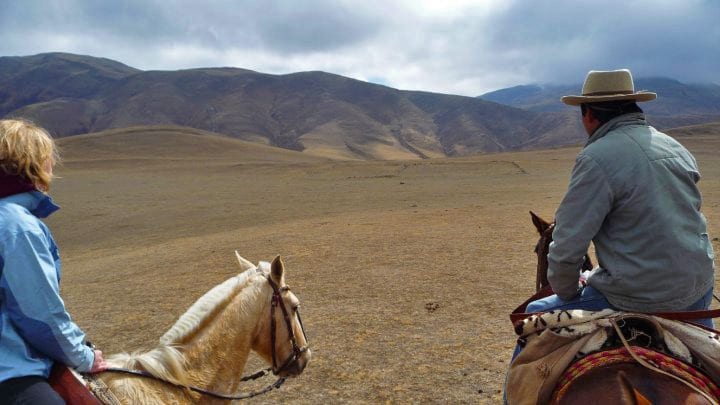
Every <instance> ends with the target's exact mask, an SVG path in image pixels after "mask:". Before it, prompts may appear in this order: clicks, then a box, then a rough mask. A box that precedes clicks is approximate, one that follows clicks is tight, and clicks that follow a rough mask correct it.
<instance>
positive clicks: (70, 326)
mask: <svg viewBox="0 0 720 405" xmlns="http://www.w3.org/2000/svg"><path fill="white" fill-rule="evenodd" d="M57 159H58V155H57V149H56V148H55V143H54V142H53V140H52V138H51V137H50V136H49V135H48V133H47V132H46V131H45V130H44V129H42V128H40V127H38V126H36V125H33V124H32V123H29V122H27V121H22V120H0V404H6V403H7V404H14V403H32V404H62V403H63V400H62V399H61V398H60V397H59V396H57V394H55V392H54V391H53V390H52V388H50V386H49V384H48V383H47V378H48V375H49V373H50V369H51V367H52V365H53V363H54V362H56V361H57V362H61V363H64V364H67V365H68V366H70V367H74V368H75V369H77V370H78V371H81V372H97V371H101V370H103V369H104V368H105V367H106V365H105V361H104V359H103V357H102V352H100V351H99V350H92V349H91V348H89V347H88V346H86V345H85V344H84V340H85V334H84V333H83V331H82V330H80V328H79V327H78V326H77V325H76V324H75V323H74V322H73V321H72V319H71V318H70V315H69V314H68V313H67V311H66V309H65V305H64V304H63V301H62V299H61V298H60V295H59V282H60V257H59V255H58V248H57V245H56V244H55V241H54V240H53V237H52V235H51V234H50V230H49V229H48V228H47V226H46V225H45V224H44V223H43V222H42V221H41V218H45V217H47V216H48V215H50V214H52V213H53V212H55V211H57V210H58V208H59V207H58V206H57V205H55V204H54V203H53V201H52V199H51V198H50V197H49V196H48V195H47V192H48V191H49V190H50V182H51V181H52V178H53V165H54V164H55V162H56V161H57Z"/></svg>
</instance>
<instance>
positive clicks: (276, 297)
mask: <svg viewBox="0 0 720 405" xmlns="http://www.w3.org/2000/svg"><path fill="white" fill-rule="evenodd" d="M265 278H266V279H267V281H268V283H269V284H270V287H272V289H273V295H272V299H271V301H270V302H271V305H270V329H271V331H270V340H271V342H272V343H271V344H272V362H273V364H272V368H268V369H263V370H260V371H258V372H256V373H253V374H251V375H248V376H245V377H242V378H241V379H240V381H243V382H244V381H249V380H255V379H258V378H260V377H263V376H265V375H267V373H268V371H271V370H272V372H273V374H275V375H278V374H280V373H281V372H283V371H284V370H285V369H286V368H288V367H290V366H291V365H292V364H296V363H297V361H298V360H299V359H300V356H301V355H302V354H303V353H305V352H306V351H307V350H308V345H307V341H308V340H307V335H306V334H305V328H304V327H303V323H302V319H301V318H300V311H299V310H296V312H295V315H296V316H297V319H298V323H299V324H300V330H301V331H302V333H303V338H305V346H302V347H300V346H298V344H297V339H296V338H295V332H293V328H292V322H291V321H290V314H289V312H288V310H287V308H286V307H285V302H284V301H283V300H282V295H281V294H282V293H283V292H285V291H290V287H288V286H285V287H282V288H279V287H278V286H277V284H275V282H273V281H272V279H271V278H270V276H269V275H267V276H265ZM277 307H280V310H281V311H282V314H283V318H284V319H285V325H286V326H287V329H288V336H289V338H290V339H289V340H290V344H291V345H292V353H290V355H289V356H288V358H287V359H286V360H285V362H284V363H283V365H282V366H281V367H279V368H278V367H277V350H276V349H275V343H276V342H275V341H276V325H275V316H274V315H275V308H277ZM102 372H114V373H122V374H130V375H135V376H139V377H145V378H150V379H153V380H156V381H160V382H162V383H165V384H167V385H172V386H174V387H177V388H186V389H189V390H191V391H194V392H197V393H199V394H203V395H208V396H211V397H215V398H219V399H226V400H238V399H247V398H252V397H255V396H258V395H261V394H265V393H266V392H270V391H272V390H273V389H277V388H280V386H281V385H282V384H283V383H284V382H285V377H278V379H277V380H276V381H275V382H274V383H272V384H270V385H268V386H267V387H265V388H263V389H261V390H258V391H252V392H246V393H238V394H221V393H217V392H213V391H208V390H206V389H203V388H199V387H194V386H192V385H182V384H177V383H174V382H172V381H167V380H164V379H161V378H158V377H156V376H154V375H152V374H150V373H148V372H147V371H144V370H129V369H126V368H116V367H110V368H107V369H105V370H103V371H102ZM84 377H85V378H89V379H90V380H94V379H95V377H94V376H93V375H92V374H86V375H84Z"/></svg>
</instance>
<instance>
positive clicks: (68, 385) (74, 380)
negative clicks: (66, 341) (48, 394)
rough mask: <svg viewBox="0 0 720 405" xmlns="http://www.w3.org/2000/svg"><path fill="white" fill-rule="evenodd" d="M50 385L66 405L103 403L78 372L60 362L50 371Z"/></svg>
mask: <svg viewBox="0 0 720 405" xmlns="http://www.w3.org/2000/svg"><path fill="white" fill-rule="evenodd" d="M49 382H50V386H51V387H52V388H53V389H54V390H55V392H57V393H58V394H59V395H60V397H61V398H62V399H64V400H65V403H67V404H68V405H103V403H102V402H100V400H98V399H97V398H96V397H95V395H93V393H92V392H91V391H90V388H88V386H87V385H86V384H85V381H83V380H82V377H80V376H79V375H78V374H76V373H75V372H74V371H72V370H71V369H70V368H68V367H67V366H66V365H64V364H61V363H55V364H54V365H53V368H52V370H51V371H50V378H49Z"/></svg>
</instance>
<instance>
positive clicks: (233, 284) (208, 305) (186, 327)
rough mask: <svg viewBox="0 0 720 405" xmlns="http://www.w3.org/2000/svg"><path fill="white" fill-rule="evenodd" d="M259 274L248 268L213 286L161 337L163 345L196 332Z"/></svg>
mask: <svg viewBox="0 0 720 405" xmlns="http://www.w3.org/2000/svg"><path fill="white" fill-rule="evenodd" d="M255 274H259V273H258V272H257V270H256V269H248V270H246V271H244V272H243V273H240V274H238V275H237V276H235V277H232V278H230V279H228V280H225V281H224V282H223V283H220V284H218V285H216V286H215V287H213V288H212V289H211V290H210V291H208V292H206V293H205V295H203V296H202V297H200V299H198V300H197V301H195V303H194V304H192V306H191V307H190V309H188V310H187V311H186V312H185V313H184V314H183V315H182V316H181V317H180V318H179V319H178V320H177V321H176V322H175V325H173V326H172V328H170V330H168V331H167V332H165V334H164V335H162V336H161V337H160V344H161V345H172V344H173V343H177V342H179V341H180V340H182V339H183V338H185V337H186V336H189V335H192V334H193V333H195V332H196V331H197V330H198V329H199V327H200V326H201V325H203V321H204V320H205V319H207V318H208V317H210V316H211V315H213V314H214V313H215V312H216V310H217V309H218V308H222V307H223V306H224V305H220V304H224V303H226V302H228V301H229V300H230V299H232V298H233V297H234V296H235V295H236V294H237V293H238V292H239V291H240V290H241V289H243V288H244V287H245V286H246V284H247V283H248V282H249V281H250V278H251V277H252V276H253V275H255Z"/></svg>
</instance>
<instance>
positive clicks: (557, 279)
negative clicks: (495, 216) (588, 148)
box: [548, 154, 613, 300]
mask: <svg viewBox="0 0 720 405" xmlns="http://www.w3.org/2000/svg"><path fill="white" fill-rule="evenodd" d="M612 202H613V192H612V189H611V187H610V185H609V183H608V181H607V178H606V176H605V174H604V173H603V171H602V169H601V168H600V167H599V166H598V164H597V162H595V161H594V160H593V159H592V158H591V157H590V156H587V155H583V154H580V155H579V156H578V158H577V159H576V161H575V167H574V168H573V171H572V175H571V177H570V185H569V186H568V191H567V193H566V194H565V197H564V198H563V200H562V202H561V203H560V207H559V208H558V211H557V213H556V217H555V221H556V225H555V230H554V231H553V242H551V243H550V250H549V253H548V281H550V285H551V286H552V288H553V291H554V292H555V293H556V294H557V295H558V296H559V297H560V298H561V299H564V300H568V299H571V298H572V297H574V296H575V295H576V294H577V293H578V280H579V274H580V269H581V268H582V263H583V256H585V254H586V253H587V251H588V248H589V247H590V241H592V239H593V238H594V237H595V235H596V234H597V232H598V231H599V229H600V227H601V226H602V223H603V221H604V220H605V217H606V216H607V214H608V213H609V212H610V209H611V208H612Z"/></svg>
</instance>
